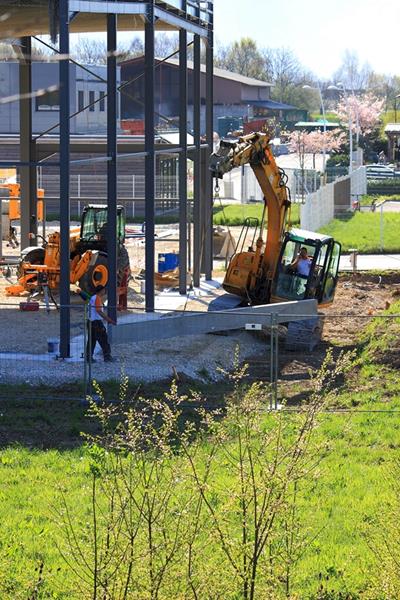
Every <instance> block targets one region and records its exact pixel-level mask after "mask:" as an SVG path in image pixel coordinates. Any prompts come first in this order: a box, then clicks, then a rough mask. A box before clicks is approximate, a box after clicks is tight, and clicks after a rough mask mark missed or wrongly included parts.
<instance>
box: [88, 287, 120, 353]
mask: <svg viewBox="0 0 400 600" xmlns="http://www.w3.org/2000/svg"><path fill="white" fill-rule="evenodd" d="M105 295H106V288H105V287H104V286H98V287H97V288H96V293H95V294H93V296H92V297H91V298H90V300H89V315H88V329H89V332H88V333H89V336H88V343H87V348H86V358H87V360H88V361H89V360H90V357H92V358H91V360H92V362H95V361H94V360H93V352H94V349H95V346H96V343H97V342H99V344H100V346H101V349H102V350H103V356H104V362H114V359H113V358H112V356H111V348H110V344H109V342H108V336H107V329H106V328H105V326H104V322H103V321H106V322H107V323H110V324H111V325H115V321H113V320H112V319H111V318H110V317H109V316H108V315H107V313H106V312H105V310H104V299H105Z"/></svg>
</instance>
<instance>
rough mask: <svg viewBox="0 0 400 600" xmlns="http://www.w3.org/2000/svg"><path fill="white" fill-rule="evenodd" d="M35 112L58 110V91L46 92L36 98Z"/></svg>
mask: <svg viewBox="0 0 400 600" xmlns="http://www.w3.org/2000/svg"><path fill="white" fill-rule="evenodd" d="M36 110H37V111H39V110H60V98H59V93H58V90H55V91H54V92H46V93H45V94H43V96H37V98H36Z"/></svg>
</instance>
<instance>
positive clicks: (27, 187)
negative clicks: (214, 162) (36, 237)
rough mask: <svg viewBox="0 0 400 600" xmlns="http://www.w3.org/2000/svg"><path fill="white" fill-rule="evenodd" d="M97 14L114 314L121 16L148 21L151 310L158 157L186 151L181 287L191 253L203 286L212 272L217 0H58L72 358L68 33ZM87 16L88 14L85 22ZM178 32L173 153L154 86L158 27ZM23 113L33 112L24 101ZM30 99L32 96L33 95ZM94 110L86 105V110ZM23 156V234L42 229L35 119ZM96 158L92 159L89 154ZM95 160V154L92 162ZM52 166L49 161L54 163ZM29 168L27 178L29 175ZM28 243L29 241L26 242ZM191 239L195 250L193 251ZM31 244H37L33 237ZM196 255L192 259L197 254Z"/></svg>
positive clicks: (64, 286)
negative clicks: (102, 46) (159, 138)
mask: <svg viewBox="0 0 400 600" xmlns="http://www.w3.org/2000/svg"><path fill="white" fill-rule="evenodd" d="M90 15H93V19H94V18H98V17H99V15H103V16H104V23H103V26H104V25H105V28H106V32H107V50H108V55H107V156H105V157H104V160H106V161H107V177H108V184H107V191H108V254H109V283H108V298H109V309H108V310H109V313H110V316H111V317H112V318H113V319H116V306H117V230H116V218H117V200H118V194H117V161H118V158H119V156H120V155H119V154H118V146H117V101H116V94H117V78H116V49H117V31H118V19H120V20H121V24H122V23H124V27H123V28H124V29H125V30H126V29H127V27H126V26H125V24H126V19H127V17H130V16H132V15H136V16H139V17H140V18H141V19H142V20H143V29H144V32H145V68H144V87H145V144H144V151H143V149H140V150H139V149H138V150H137V152H136V153H135V152H134V153H133V154H135V155H137V156H138V157H139V156H141V157H143V158H144V160H145V190H146V192H145V193H146V201H145V202H146V203H145V219H146V241H145V251H146V263H145V264H146V282H145V283H146V291H145V302H146V310H147V311H153V310H154V267H155V243H154V234H155V161H156V155H158V154H160V153H162V154H165V155H170V154H173V155H176V154H177V155H178V156H179V207H180V209H179V234H180V242H179V260H180V265H181V269H180V272H181V276H180V285H179V290H180V293H181V294H185V293H186V289H187V282H186V269H187V266H188V257H189V258H190V261H191V262H192V265H191V266H192V269H193V277H194V284H195V285H199V282H200V274H201V273H205V275H206V277H207V278H211V274H212V184H211V177H210V174H209V171H208V156H209V154H210V153H211V151H212V144H213V119H212V110H213V98H212V83H213V0H169V1H165V2H161V1H159V0H148V1H145V2H139V1H138V0H125V1H122V0H121V1H119V0H114V1H110V0H108V1H106V0H59V23H58V32H59V52H60V54H61V55H62V58H61V60H60V61H59V76H60V124H59V149H58V150H59V163H55V162H54V163H53V162H52V163H51V165H52V166H59V171H60V235H61V269H60V271H61V273H60V279H61V281H60V305H61V311H60V338H61V346H60V350H61V356H62V357H68V356H69V352H70V349H69V345H70V312H69V310H70V309H69V306H70V277H69V270H70V255H69V244H70V241H69V236H70V190H69V185H70V164H71V144H70V118H71V113H70V81H69V77H70V75H69V61H70V59H69V36H70V30H72V31H73V26H74V23H75V22H76V21H79V17H80V16H82V17H90ZM81 21H82V19H81ZM164 29H165V30H175V31H179V65H180V66H179V85H180V99H181V100H180V115H179V117H180V118H179V146H174V147H171V148H168V150H167V151H166V150H161V149H157V148H156V145H155V118H154V88H155V74H154V72H155V57H154V46H155V43H154V42H155V36H156V30H160V31H162V30H164ZM192 37H193V45H194V63H195V64H194V73H193V77H194V96H195V98H194V132H193V133H194V145H193V146H190V147H188V145H187V99H188V84H187V79H188V78H187V44H188V41H189V40H190V42H191V41H192V40H191V38H192ZM202 44H203V45H204V48H205V56H206V70H207V86H206V88H207V89H206V112H207V139H206V140H205V142H203V143H202V140H201V139H200V60H201V45H202ZM23 47H25V49H29V47H30V39H29V37H28V38H24V40H23ZM20 68H21V77H20V82H21V92H24V94H25V95H26V97H28V98H29V97H30V94H31V92H32V82H31V75H30V65H29V60H27V61H21V67H20ZM20 102H21V104H20V109H21V114H30V110H23V109H24V108H25V109H26V106H25V105H24V104H23V103H24V100H23V99H21V100H20ZM29 102H30V100H29ZM85 108H86V109H87V107H85ZM20 140H21V160H20V161H19V162H17V163H13V164H14V165H15V166H16V167H17V168H20V169H21V184H22V189H21V194H22V198H23V200H24V199H27V201H23V202H22V206H21V210H22V219H21V221H22V225H23V235H24V237H27V234H28V233H33V234H35V232H36V229H35V228H36V221H35V219H32V216H33V215H32V210H33V205H35V207H36V202H32V199H33V198H34V199H35V200H36V198H35V193H33V190H36V178H35V169H36V166H37V165H38V162H37V159H36V155H35V153H34V147H33V144H32V123H31V121H29V120H28V119H25V120H23V119H21V131H20ZM188 157H189V158H191V159H192V160H193V162H194V175H195V181H194V203H193V204H194V211H193V240H192V236H191V233H190V232H191V229H190V224H189V227H188V208H187V174H186V173H187V159H188ZM88 160H91V159H88ZM93 160H95V159H93ZM47 164H48V165H49V164H50V162H48V163H47ZM23 173H25V175H23ZM24 241H25V240H24ZM188 241H189V244H190V245H191V244H192V241H193V247H190V249H189V250H188ZM31 243H32V242H31ZM191 257H193V260H192V259H191Z"/></svg>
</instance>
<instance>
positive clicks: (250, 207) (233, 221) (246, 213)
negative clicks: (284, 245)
mask: <svg viewBox="0 0 400 600" xmlns="http://www.w3.org/2000/svg"><path fill="white" fill-rule="evenodd" d="M262 212H263V204H262V203H261V202H258V203H254V204H228V205H223V206H221V205H218V204H216V205H214V225H232V226H233V225H242V224H243V221H244V219H245V218H246V217H256V218H258V219H261V217H262ZM299 222H300V208H299V204H292V207H291V223H292V225H298V224H299Z"/></svg>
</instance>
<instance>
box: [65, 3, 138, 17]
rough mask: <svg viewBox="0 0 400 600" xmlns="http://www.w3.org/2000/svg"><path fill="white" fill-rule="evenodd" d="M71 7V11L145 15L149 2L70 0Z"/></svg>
mask: <svg viewBox="0 0 400 600" xmlns="http://www.w3.org/2000/svg"><path fill="white" fill-rule="evenodd" d="M69 8H70V11H71V13H74V12H82V13H97V14H101V13H107V14H111V13H113V14H114V15H117V14H119V15H123V14H128V15H144V14H146V9H147V2H104V1H101V2H94V1H93V0H70V2H69Z"/></svg>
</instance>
